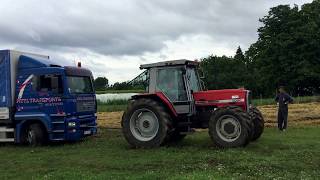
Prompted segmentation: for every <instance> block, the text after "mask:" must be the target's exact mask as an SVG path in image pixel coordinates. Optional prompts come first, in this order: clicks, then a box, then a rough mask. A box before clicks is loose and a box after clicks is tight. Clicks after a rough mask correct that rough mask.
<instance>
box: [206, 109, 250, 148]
mask: <svg viewBox="0 0 320 180" xmlns="http://www.w3.org/2000/svg"><path fill="white" fill-rule="evenodd" d="M250 126H251V125H250V117H249V115H248V113H246V112H244V111H243V110H242V109H240V108H238V107H225V108H220V109H218V110H216V111H215V112H214V114H213V115H212V116H211V118H210V120H209V135H210V137H211V139H212V141H213V142H214V143H215V144H216V145H217V146H218V147H221V148H234V147H243V146H246V145H247V144H248V143H249V141H250V139H251V127H250Z"/></svg>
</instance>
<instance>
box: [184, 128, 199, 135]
mask: <svg viewBox="0 0 320 180" xmlns="http://www.w3.org/2000/svg"><path fill="white" fill-rule="evenodd" d="M194 132H196V130H195V129H193V128H191V129H188V131H182V132H180V134H183V135H189V134H193V133H194Z"/></svg>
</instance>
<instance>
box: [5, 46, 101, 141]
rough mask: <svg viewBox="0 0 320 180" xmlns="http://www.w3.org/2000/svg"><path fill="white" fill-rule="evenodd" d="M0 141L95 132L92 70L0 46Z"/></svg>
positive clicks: (76, 137)
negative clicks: (4, 48)
mask: <svg viewBox="0 0 320 180" xmlns="http://www.w3.org/2000/svg"><path fill="white" fill-rule="evenodd" d="M0 72H1V75H0V142H13V143H17V144H26V145H31V146H35V145H43V144H46V143H48V142H61V141H78V140H80V139H82V138H84V137H86V136H90V135H94V134H96V133H97V123H96V119H97V113H96V112H97V101H96V96H95V90H94V87H93V75H92V72H91V71H90V70H88V69H86V68H82V67H79V66H78V67H76V66H74V67H73V66H62V65H59V64H58V63H55V61H53V60H51V59H50V58H49V56H45V55H39V54H33V53H26V52H20V51H15V50H0Z"/></svg>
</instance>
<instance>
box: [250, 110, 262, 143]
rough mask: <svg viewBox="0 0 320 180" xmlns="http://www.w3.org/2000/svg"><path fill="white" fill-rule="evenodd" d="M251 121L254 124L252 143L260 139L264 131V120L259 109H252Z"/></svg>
mask: <svg viewBox="0 0 320 180" xmlns="http://www.w3.org/2000/svg"><path fill="white" fill-rule="evenodd" d="M249 114H250V118H251V121H252V122H253V124H254V128H253V136H252V139H251V141H255V140H257V139H259V138H260V136H261V134H262V133H263V130H264V119H263V116H262V114H261V112H260V111H259V109H258V108H256V107H252V108H250V111H249Z"/></svg>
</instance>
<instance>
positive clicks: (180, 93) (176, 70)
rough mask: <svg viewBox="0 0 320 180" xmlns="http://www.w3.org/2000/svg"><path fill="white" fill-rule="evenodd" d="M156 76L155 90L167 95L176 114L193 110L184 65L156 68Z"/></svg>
mask: <svg viewBox="0 0 320 180" xmlns="http://www.w3.org/2000/svg"><path fill="white" fill-rule="evenodd" d="M156 77H157V78H156V91H158V92H162V93H164V94H165V95H166V96H167V98H168V99H169V100H170V102H171V103H172V105H173V106H174V108H175V110H176V112H177V113H178V114H191V113H193V112H194V110H193V109H194V108H193V107H194V105H193V98H192V95H191V90H190V88H189V87H190V86H189V85H188V81H187V71H186V69H185V67H183V66H181V67H165V68H158V69H157V71H156Z"/></svg>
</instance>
